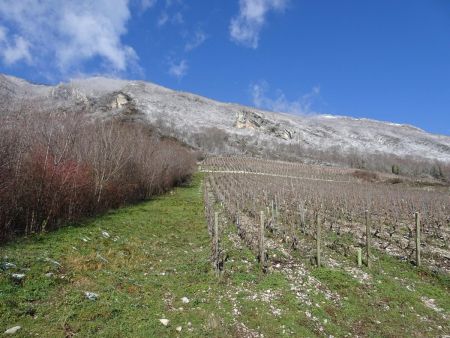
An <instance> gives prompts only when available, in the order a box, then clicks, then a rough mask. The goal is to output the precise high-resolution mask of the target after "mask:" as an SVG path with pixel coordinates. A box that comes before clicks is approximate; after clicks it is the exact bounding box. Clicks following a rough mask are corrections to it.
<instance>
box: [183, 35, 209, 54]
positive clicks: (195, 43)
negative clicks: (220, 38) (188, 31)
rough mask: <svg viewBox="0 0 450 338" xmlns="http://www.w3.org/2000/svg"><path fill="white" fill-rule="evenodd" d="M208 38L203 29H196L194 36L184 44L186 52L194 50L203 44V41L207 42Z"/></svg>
mask: <svg viewBox="0 0 450 338" xmlns="http://www.w3.org/2000/svg"><path fill="white" fill-rule="evenodd" d="M207 38H208V36H207V35H206V34H205V32H203V31H202V30H197V31H195V33H194V35H193V36H192V38H191V39H190V40H189V41H188V42H187V43H186V45H185V46H184V50H185V51H186V52H190V51H192V50H194V49H195V48H197V47H199V46H200V45H202V44H203V42H205V41H206V39H207Z"/></svg>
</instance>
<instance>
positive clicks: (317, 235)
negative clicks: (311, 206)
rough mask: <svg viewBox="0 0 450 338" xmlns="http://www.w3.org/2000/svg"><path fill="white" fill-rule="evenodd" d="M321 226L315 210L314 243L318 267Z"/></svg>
mask: <svg viewBox="0 0 450 338" xmlns="http://www.w3.org/2000/svg"><path fill="white" fill-rule="evenodd" d="M320 233H321V226H320V220H319V212H317V214H316V244H317V248H316V255H317V256H316V261H317V266H318V267H320V263H321V259H320V255H321V252H320V236H321V234H320Z"/></svg>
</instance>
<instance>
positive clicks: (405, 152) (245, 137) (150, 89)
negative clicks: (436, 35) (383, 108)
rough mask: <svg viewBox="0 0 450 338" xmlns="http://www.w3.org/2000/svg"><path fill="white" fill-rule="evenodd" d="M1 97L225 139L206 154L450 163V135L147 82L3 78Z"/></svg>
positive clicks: (189, 138)
mask: <svg viewBox="0 0 450 338" xmlns="http://www.w3.org/2000/svg"><path fill="white" fill-rule="evenodd" d="M0 97H2V98H3V100H4V101H6V100H5V99H9V100H21V99H23V98H25V97H28V98H29V97H33V98H40V99H41V100H45V101H47V102H48V103H49V104H52V103H64V104H66V105H68V106H70V105H73V104H75V103H77V104H83V105H85V109H86V111H87V112H89V113H91V114H93V115H94V116H95V115H101V116H118V115H119V116H120V115H126V116H127V117H128V118H132V119H137V120H139V121H141V122H145V123H150V124H152V125H157V126H158V128H159V129H160V130H162V131H163V133H166V134H170V136H174V137H177V138H179V139H180V140H182V141H183V142H185V143H187V144H190V145H192V146H194V147H199V148H205V147H204V146H203V147H202V145H201V144H200V143H202V142H203V141H201V140H206V139H210V141H211V142H213V143H214V142H216V141H217V142H219V141H218V140H215V139H217V138H219V139H220V138H222V139H226V141H224V142H223V143H224V144H222V145H220V146H219V145H217V147H216V148H217V149H206V150H207V152H219V153H236V152H239V149H241V148H242V149H244V144H245V147H247V148H246V150H245V151H244V150H242V149H241V152H247V153H250V154H253V155H258V154H259V155H261V154H263V153H264V152H265V151H266V150H267V149H269V148H270V149H271V151H272V153H275V154H276V152H277V149H279V152H286V155H289V154H287V153H288V152H289V151H288V150H286V149H287V148H289V149H291V151H292V149H295V148H296V147H298V148H302V149H314V150H315V151H327V152H330V153H336V154H338V153H340V154H345V155H348V154H351V153H352V152H358V153H361V154H364V155H366V156H371V155H375V154H386V155H393V156H399V157H414V158H420V159H425V160H428V161H430V160H431V161H435V160H438V161H444V162H450V136H447V135H439V134H432V133H428V132H426V131H424V130H422V129H420V128H418V127H416V126H413V125H410V124H397V123H392V122H388V121H378V120H374V119H368V118H354V117H349V116H337V115H329V114H323V115H291V114H287V113H277V112H270V111H266V110H261V109H258V108H254V107H249V106H244V105H240V104H237V103H224V102H220V101H216V100H213V99H210V98H207V97H204V96H201V95H198V94H192V93H189V92H184V91H175V90H172V89H169V88H166V87H163V86H161V85H158V84H154V83H150V82H145V81H132V80H122V79H111V78H105V77H92V78H84V79H75V80H72V81H70V82H67V83H60V84H58V85H55V86H51V85H42V84H31V83H30V82H28V81H26V80H23V79H20V78H17V77H11V76H9V75H3V74H0ZM209 134H211V135H209ZM199 139H201V140H200V141H199ZM205 142H206V141H205ZM217 142H216V143H217ZM213 148H214V147H213ZM285 148H286V149H285ZM248 149H250V150H248ZM283 149H284V150H283ZM294 152H297V150H295V151H294ZM298 152H299V153H301V151H298Z"/></svg>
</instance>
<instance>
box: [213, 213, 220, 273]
mask: <svg viewBox="0 0 450 338" xmlns="http://www.w3.org/2000/svg"><path fill="white" fill-rule="evenodd" d="M213 241H214V242H213V243H214V244H213V245H214V267H215V269H216V271H218V270H219V213H218V212H215V213H214V239H213Z"/></svg>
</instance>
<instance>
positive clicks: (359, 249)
mask: <svg viewBox="0 0 450 338" xmlns="http://www.w3.org/2000/svg"><path fill="white" fill-rule="evenodd" d="M357 253H358V266H359V267H361V265H362V250H361V248H358V249H357Z"/></svg>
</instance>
